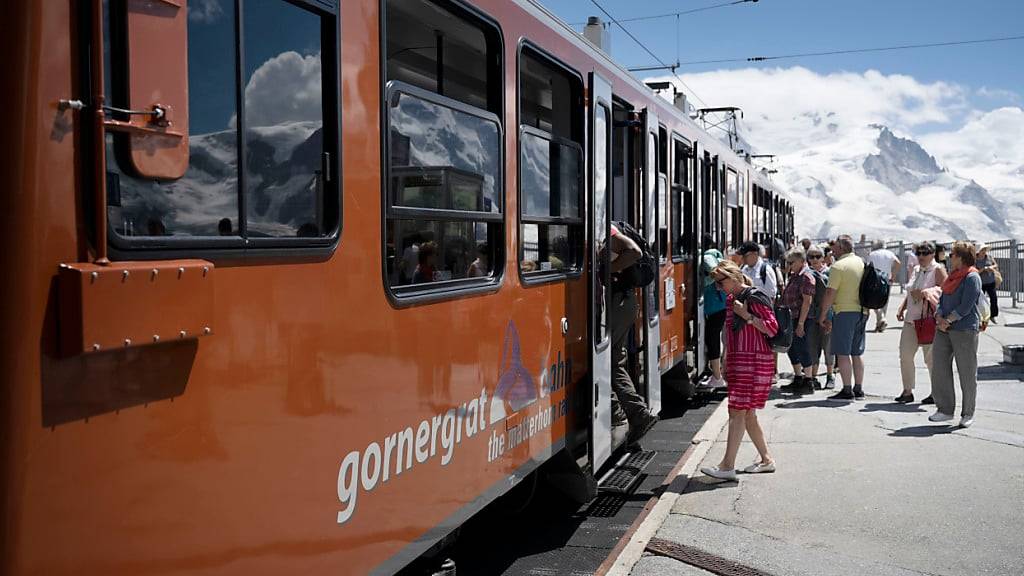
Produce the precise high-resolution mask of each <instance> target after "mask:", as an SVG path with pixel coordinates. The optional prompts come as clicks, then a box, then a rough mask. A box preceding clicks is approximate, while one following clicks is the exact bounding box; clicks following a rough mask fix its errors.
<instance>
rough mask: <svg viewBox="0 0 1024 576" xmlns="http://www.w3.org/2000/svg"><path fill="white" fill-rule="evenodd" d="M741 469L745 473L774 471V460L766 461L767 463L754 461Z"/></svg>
mask: <svg viewBox="0 0 1024 576" xmlns="http://www.w3.org/2000/svg"><path fill="white" fill-rule="evenodd" d="M743 471H744V472H745V473H747V474H768V473H770V472H775V462H768V463H767V464H765V463H764V462H754V463H753V464H751V465H750V466H747V467H746V468H744V469H743Z"/></svg>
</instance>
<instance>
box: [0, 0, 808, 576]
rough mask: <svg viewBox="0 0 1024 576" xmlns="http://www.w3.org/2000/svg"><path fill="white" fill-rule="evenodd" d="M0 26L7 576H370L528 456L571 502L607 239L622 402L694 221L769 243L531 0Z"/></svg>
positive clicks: (638, 99)
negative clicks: (628, 261) (636, 245)
mask: <svg viewBox="0 0 1024 576" xmlns="http://www.w3.org/2000/svg"><path fill="white" fill-rule="evenodd" d="M5 19H6V21H7V22H8V23H9V24H10V25H9V26H8V33H7V34H4V35H2V40H0V42H2V43H3V44H4V54H5V55H7V58H6V62H7V67H6V74H7V77H8V80H7V82H6V84H7V85H8V86H9V89H8V90H6V91H4V92H5V93H4V96H3V98H4V99H5V101H6V105H5V106H4V109H5V110H6V111H7V114H8V116H7V117H8V119H9V120H10V121H9V122H8V125H7V128H6V129H5V130H4V131H3V138H4V141H5V142H6V144H5V145H4V147H3V148H4V150H7V152H5V154H4V155H3V160H2V161H3V163H4V166H3V170H2V177H3V178H4V181H6V182H7V184H6V189H7V190H6V194H5V198H6V200H5V203H4V208H5V209H4V210H3V216H2V217H3V219H4V222H3V226H2V230H3V233H4V235H5V238H6V240H5V241H4V245H6V246H8V247H9V250H7V251H5V255H6V257H7V258H8V260H7V264H6V266H5V269H7V270H8V271H9V272H11V273H12V274H11V275H10V276H9V277H8V279H7V282H6V289H5V291H4V296H3V298H2V310H3V316H2V324H0V327H2V337H3V346H2V347H0V354H2V358H3V371H4V374H6V377H5V384H4V386H3V393H2V396H0V398H2V402H0V407H2V410H3V416H2V418H0V430H2V434H0V479H2V484H0V486H2V497H3V498H2V500H0V501H2V506H3V514H2V517H3V519H4V523H3V529H2V532H0V534H2V536H0V571H2V572H3V573H4V574H12V575H14V574H18V575H20V574H46V575H62V574H132V575H136V574H149V573H160V574H300V573H302V574H307V573H332V574H338V573H351V574H364V573H391V572H394V571H396V570H399V569H401V568H402V567H403V566H405V565H407V564H408V563H409V562H410V561H411V560H413V559H415V558H417V557H418V556H419V555H421V554H422V553H424V551H426V550H428V549H429V548H431V547H432V546H433V545H435V544H436V543H437V542H439V541H440V540H441V539H443V538H444V537H445V536H446V535H447V534H449V533H451V532H452V530H454V529H455V528H456V527H457V526H458V525H459V524H460V523H462V522H463V521H465V520H466V519H467V518H468V517H470V516H471V515H473V514H474V513H476V512H478V511H479V510H481V509H482V508H483V507H485V506H487V505H488V503H490V502H492V501H493V500H495V499H496V498H497V497H499V496H500V495H502V494H504V493H506V492H507V491H509V490H510V489H511V488H512V487H514V486H515V485H516V484H517V483H519V482H520V481H522V480H523V479H524V478H527V477H528V476H529V475H531V474H533V473H534V472H535V471H536V470H537V469H538V467H539V466H540V465H542V464H545V463H547V462H554V461H563V462H566V463H568V464H569V468H571V470H572V471H573V473H572V474H568V475H563V477H565V478H568V480H567V483H569V484H573V485H574V486H583V487H584V490H583V491H584V492H587V491H588V490H590V489H592V486H593V482H592V479H593V477H594V476H595V475H596V474H598V473H599V472H600V471H601V470H602V468H607V466H608V464H609V458H610V457H611V455H612V454H613V453H616V452H617V451H620V450H621V447H620V446H616V445H613V441H612V436H611V432H610V411H611V403H610V394H611V392H610V379H611V376H610V374H611V370H610V342H609V329H608V323H607V314H606V310H607V298H608V297H609V294H608V291H607V290H605V289H604V288H603V286H605V285H606V284H607V278H601V277H600V273H599V271H600V270H603V269H606V268H607V267H602V266H599V265H597V264H598V263H599V260H601V259H602V258H605V257H606V256H605V251H603V250H601V249H600V248H601V246H602V245H603V243H604V242H605V241H606V239H607V236H608V233H609V226H610V222H611V221H613V220H625V221H628V222H631V223H632V224H633V225H634V226H635V227H636V228H637V229H638V230H640V231H641V232H642V233H643V234H644V235H645V236H646V237H647V239H648V240H649V241H650V243H651V245H652V246H653V247H654V249H655V251H656V252H657V255H658V257H659V259H660V277H659V278H658V279H657V280H656V281H655V282H654V283H652V284H651V285H650V286H648V287H647V288H645V289H643V290H642V291H638V297H639V298H641V299H642V302H643V306H642V311H643V312H642V318H639V319H638V321H637V324H636V333H635V338H634V341H635V344H636V345H635V347H633V351H632V354H631V356H632V358H631V360H632V362H631V365H632V367H633V369H634V377H635V379H636V381H637V382H638V383H639V387H640V389H641V392H642V393H643V394H644V395H645V396H646V398H647V400H648V402H649V404H650V405H651V406H652V408H653V409H655V410H657V409H658V408H659V407H660V404H661V389H662V385H663V382H662V377H663V376H664V377H665V383H666V384H668V383H673V382H679V381H683V382H685V381H687V380H688V379H689V378H691V377H692V374H694V373H695V372H696V370H695V367H697V366H700V365H701V364H702V356H703V352H702V346H701V341H700V338H699V337H697V335H699V334H700V333H701V330H700V327H701V318H702V315H701V311H700V307H701V303H700V299H699V295H700V290H699V288H697V287H699V286H700V283H699V282H700V279H699V278H698V277H697V271H696V267H695V266H694V262H695V260H696V259H697V258H698V254H699V252H698V246H697V238H699V237H700V236H701V235H702V234H705V233H708V234H711V235H712V236H713V237H715V238H716V240H717V241H718V243H719V244H720V245H727V244H735V243H737V242H738V241H740V240H741V239H745V238H751V237H753V238H756V239H758V240H762V241H766V240H768V239H769V238H773V237H778V238H781V239H782V240H783V241H784V242H788V241H789V240H790V238H791V237H792V222H793V215H794V214H793V210H792V208H791V207H790V205H789V204H788V203H787V202H786V200H785V199H783V198H781V197H779V196H778V195H777V194H775V193H774V192H773V190H772V187H771V185H770V183H768V182H767V181H766V180H765V179H764V177H763V176H762V175H761V174H760V173H759V172H758V171H756V170H754V169H753V168H752V167H751V165H750V163H749V162H748V160H747V159H746V158H743V157H741V156H740V155H737V154H736V153H735V152H733V151H732V150H730V149H729V147H728V146H726V145H724V144H723V143H721V142H720V141H719V140H717V139H715V138H712V137H710V136H709V135H708V134H707V133H706V132H704V131H702V130H701V129H700V128H699V127H698V126H697V125H696V124H695V123H694V122H693V121H692V120H691V118H690V117H689V115H688V114H687V113H685V112H684V111H681V110H680V109H678V108H677V107H675V106H673V105H672V104H671V103H669V102H667V101H665V100H663V99H662V98H660V97H657V96H656V95H655V94H654V93H652V92H651V91H650V90H649V89H648V88H647V87H646V86H644V85H643V84H641V83H640V82H638V81H637V80H636V79H634V78H633V77H632V76H630V75H629V74H628V73H627V72H626V71H624V70H623V69H622V68H620V67H618V66H617V65H615V64H614V63H613V62H612V61H610V60H609V59H608V58H607V57H606V56H605V55H604V54H603V53H602V52H601V51H600V50H598V49H597V48H595V46H594V45H592V44H590V43H588V42H587V41H585V40H584V39H583V38H582V37H581V36H579V35H577V34H576V33H575V32H573V31H572V30H571V29H569V28H568V27H567V26H566V25H564V24H562V23H561V22H559V21H557V20H556V19H555V18H554V17H553V16H551V15H550V14H549V13H548V12H546V11H545V10H544V8H543V7H541V6H539V5H538V4H536V3H535V2H532V1H528V0H516V1H508V0H479V1H478V2H473V3H472V4H470V3H467V2H463V1H459V0H383V1H380V0H304V1H303V0H287V1H286V0H187V1H186V0H64V1H53V2H51V1H46V2H15V3H13V4H12V5H11V6H9V7H8V11H7V13H6V15H5ZM574 475H575V480H574V479H573V476H574ZM581 479H582V480H583V481H582V482H580V481H579V480H581Z"/></svg>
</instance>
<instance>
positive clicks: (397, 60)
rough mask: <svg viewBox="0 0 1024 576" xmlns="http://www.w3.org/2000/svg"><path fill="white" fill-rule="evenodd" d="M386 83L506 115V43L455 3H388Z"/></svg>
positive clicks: (393, 0)
mask: <svg viewBox="0 0 1024 576" xmlns="http://www.w3.org/2000/svg"><path fill="white" fill-rule="evenodd" d="M386 11H387V15H386V22H387V28H386V31H385V34H386V41H385V45H384V49H385V50H386V51H387V78H388V80H397V81H400V82H405V83H407V84H411V85H413V86H418V87H420V88H423V89H424V90H428V91H430V92H433V93H435V94H441V95H444V96H447V97H449V98H452V99H454V100H458V101H459V102H463V103H465V104H469V105H470V106H473V107H475V108H482V109H485V110H490V111H491V112H494V113H500V112H501V66H500V62H501V40H500V35H499V34H498V33H497V30H496V29H494V27H492V26H481V25H480V22H479V20H478V19H477V18H476V17H475V15H474V14H471V13H470V12H469V11H468V10H466V9H464V8H461V7H460V6H459V5H456V4H455V3H449V2H443V1H431V0H388V2H387V7H386Z"/></svg>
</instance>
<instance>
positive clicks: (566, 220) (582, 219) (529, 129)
mask: <svg viewBox="0 0 1024 576" xmlns="http://www.w3.org/2000/svg"><path fill="white" fill-rule="evenodd" d="M524 49H525V50H528V51H530V52H531V54H530V57H532V58H536V59H538V60H541V61H543V62H545V63H546V64H548V65H550V66H552V67H554V68H557V69H560V70H561V71H562V72H565V73H566V74H567V75H569V76H570V77H571V78H572V79H573V81H575V82H577V88H578V89H579V96H580V99H581V105H580V106H579V107H578V108H579V111H578V112H577V114H578V115H579V117H578V118H576V120H578V121H579V122H580V124H579V130H580V139H581V140H582V141H583V142H582V143H580V142H576V141H575V140H571V139H569V138H563V137H560V136H556V135H554V134H551V133H549V132H546V131H544V130H541V129H539V128H536V127H533V126H524V125H523V124H522V118H523V114H522V98H521V96H520V94H521V93H522V87H523V77H522V73H521V70H522V65H523V51H524ZM585 91H586V83H585V82H584V79H583V75H582V74H580V73H579V72H578V71H576V69H574V68H572V67H571V66H569V65H568V64H566V63H564V62H562V61H561V60H559V59H558V58H556V57H555V56H553V55H552V54H551V53H550V52H548V51H547V50H544V49H543V48H541V47H540V46H539V45H538V44H537V43H535V42H533V41H531V40H529V39H528V38H525V37H524V38H520V39H519V45H518V46H517V48H516V127H517V132H516V224H517V226H518V228H517V242H516V244H517V245H516V271H517V273H518V274H519V281H520V283H521V284H522V285H523V286H537V285H541V284H551V283H555V282H562V281H567V280H574V279H577V278H580V277H581V276H583V271H584V269H585V268H586V258H587V255H586V248H587V246H586V244H587V229H586V228H587V205H586V202H587V198H588V197H589V194H588V192H589V190H588V188H587V153H586V149H585V146H586V144H587V134H586V132H587V129H588V123H587V116H586V114H587V110H588V109H587V107H586V102H582V100H584V94H585ZM524 134H530V135H532V136H537V137H540V138H543V139H546V140H548V141H549V142H554V143H556V144H565V145H570V146H572V147H574V148H576V149H577V151H578V152H579V154H580V167H579V194H580V197H579V201H578V202H577V206H578V207H579V210H580V215H579V216H578V217H562V216H558V217H552V216H546V217H545V216H530V215H527V214H524V213H523V206H524V204H525V202H524V201H523V179H522V169H523V167H522V162H521V161H520V160H521V159H522V140H523V135H524ZM525 224H549V225H550V224H555V225H565V226H566V227H569V228H570V230H571V227H572V226H578V227H579V228H580V236H581V238H580V242H581V246H580V248H579V250H578V254H577V255H576V256H577V258H578V265H577V268H576V269H575V270H569V271H564V270H533V271H524V270H523V266H522V263H523V254H524V252H525V248H526V243H525V242H524V240H523V238H524V234H523V230H524V225H525ZM570 240H571V236H570Z"/></svg>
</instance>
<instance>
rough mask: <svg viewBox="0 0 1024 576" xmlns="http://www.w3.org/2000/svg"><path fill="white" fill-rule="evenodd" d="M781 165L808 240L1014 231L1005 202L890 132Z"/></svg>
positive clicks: (827, 145) (871, 129)
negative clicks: (850, 236) (848, 236)
mask: <svg viewBox="0 0 1024 576" xmlns="http://www.w3.org/2000/svg"><path fill="white" fill-rule="evenodd" d="M812 121H813V119H812ZM825 130H826V131H827V130H828V128H827V126H826V128H825ZM780 163H781V164H782V166H783V167H782V169H781V170H780V175H781V182H780V183H781V184H782V188H783V190H785V191H787V192H788V193H789V194H790V196H791V198H792V199H793V203H794V204H795V205H796V206H797V214H798V216H797V223H798V233H800V234H802V235H808V236H811V237H815V238H824V237H834V236H835V235H837V234H842V233H846V234H851V235H855V236H859V235H860V234H866V235H867V236H868V237H871V238H892V239H898V238H903V239H907V240H920V239H925V238H930V239H938V240H950V239H954V238H971V239H979V240H991V239H996V238H1008V237H1010V236H1012V235H1013V234H1014V232H1015V230H1014V229H1013V226H1011V224H1010V222H1011V216H1010V208H1008V207H1007V206H1006V204H1005V203H1004V202H1003V201H1002V200H1000V199H999V198H997V197H995V196H994V195H993V194H992V193H991V192H990V191H989V190H987V189H986V188H985V187H983V186H981V185H980V184H978V183H977V182H975V181H974V180H972V179H970V178H965V177H962V176H960V175H958V174H956V173H954V172H952V171H950V170H948V169H945V168H943V167H942V166H941V165H940V164H939V162H938V161H937V160H936V159H935V158H934V157H933V156H931V155H930V154H928V152H927V151H926V150H925V149H924V148H923V147H922V146H921V145H920V144H918V143H917V142H915V141H914V140H912V139H910V138H904V137H900V136H897V135H896V134H895V133H894V132H893V131H892V130H891V129H889V128H887V127H885V126H880V125H877V124H871V125H868V126H865V127H863V128H862V129H858V130H850V131H847V133H846V135H845V136H844V137H841V138H838V139H837V140H834V141H832V142H819V143H818V145H812V146H808V147H807V148H804V149H803V150H800V151H799V152H796V153H790V154H787V155H785V156H783V157H782V158H781V159H780ZM1017 222H1018V225H1019V222H1020V220H1017ZM1022 231H1024V230H1017V231H1016V232H1017V233H1018V234H1019V233H1020V232H1022Z"/></svg>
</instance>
